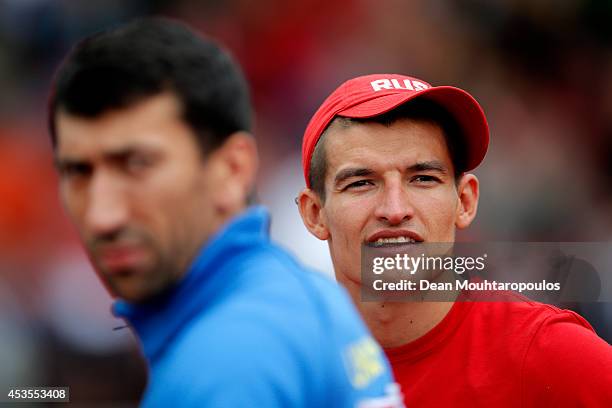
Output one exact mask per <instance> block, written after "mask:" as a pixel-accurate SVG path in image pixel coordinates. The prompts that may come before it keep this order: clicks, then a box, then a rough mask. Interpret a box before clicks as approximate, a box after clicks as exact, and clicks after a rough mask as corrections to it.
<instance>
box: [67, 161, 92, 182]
mask: <svg viewBox="0 0 612 408" xmlns="http://www.w3.org/2000/svg"><path fill="white" fill-rule="evenodd" d="M59 170H60V176H61V177H62V178H66V179H72V178H77V177H88V176H90V175H91V173H92V171H93V168H92V166H91V165H90V164H87V163H63V164H60V166H59Z"/></svg>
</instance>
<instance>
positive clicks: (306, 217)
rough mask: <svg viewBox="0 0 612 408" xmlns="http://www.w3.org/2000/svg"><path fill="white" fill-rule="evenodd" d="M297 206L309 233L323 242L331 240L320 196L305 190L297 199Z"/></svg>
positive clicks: (307, 189)
mask: <svg viewBox="0 0 612 408" xmlns="http://www.w3.org/2000/svg"><path fill="white" fill-rule="evenodd" d="M297 205H298V208H299V210H300V215H301V216H302V222H304V225H305V226H306V228H307V229H308V231H310V233H311V234H312V235H314V236H315V237H317V238H319V239H320V240H322V241H325V240H327V239H329V230H328V228H327V223H326V220H325V210H324V209H323V203H322V202H321V199H320V197H319V195H318V194H317V193H315V192H314V191H312V190H311V189H309V188H305V189H304V190H302V191H301V192H300V195H299V196H298V198H297Z"/></svg>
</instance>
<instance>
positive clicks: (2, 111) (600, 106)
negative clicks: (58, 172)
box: [0, 0, 612, 406]
mask: <svg viewBox="0 0 612 408" xmlns="http://www.w3.org/2000/svg"><path fill="white" fill-rule="evenodd" d="M150 14H156V15H165V16H170V17H175V18H178V19H181V20H183V21H186V22H188V23H189V24H190V25H192V26H193V27H194V28H196V29H198V30H199V31H201V32H203V33H206V34H208V35H211V36H213V37H216V38H217V39H219V40H220V41H221V42H222V43H224V44H225V45H226V46H227V47H228V48H229V49H230V50H231V52H232V53H233V54H234V55H235V56H236V58H237V59H238V61H239V62H240V63H241V64H242V66H243V67H244V70H245V72H246V75H247V77H248V79H249V81H250V83H251V86H252V92H253V102H254V105H255V108H256V123H257V131H256V136H257V138H258V141H259V148H260V153H261V155H262V164H263V168H262V169H261V173H260V175H259V186H258V190H259V195H260V199H261V201H262V202H263V203H265V204H266V205H268V206H269V207H270V208H271V209H272V212H273V224H272V233H273V236H274V237H276V238H277V239H278V240H279V241H280V242H281V243H282V244H283V245H284V246H286V247H288V248H290V249H292V250H293V251H294V252H296V253H297V254H298V255H299V256H300V257H301V258H302V260H303V261H304V262H305V263H307V264H308V265H310V266H312V267H315V268H317V269H319V270H321V271H323V272H324V273H331V262H330V261H329V258H328V255H327V248H326V246H325V245H324V244H323V243H321V242H318V241H317V240H316V239H315V238H313V237H311V236H310V235H308V234H307V232H306V230H305V229H304V227H303V226H302V224H301V221H300V219H299V215H298V212H297V208H295V204H294V203H293V198H294V197H295V196H296V195H297V193H298V192H299V190H300V189H301V188H302V187H303V185H304V181H303V179H302V175H301V164H300V147H301V136H302V132H303V130H304V128H305V127H306V124H307V121H308V119H309V118H310V116H311V115H312V114H313V113H314V111H315V110H316V108H317V107H318V105H319V104H320V103H321V102H322V100H323V99H324V97H325V96H326V95H327V94H328V93H329V92H331V90H333V89H334V88H335V87H336V86H337V85H338V84H340V83H341V82H343V81H345V80H346V79H348V78H350V77H352V76H357V75H362V74H368V73H377V72H379V73H380V72H397V73H405V74H409V75H413V76H416V77H420V78H422V79H424V80H426V81H428V82H430V83H432V84H434V85H442V84H443V85H454V86H458V87H460V88H463V89H465V90H467V91H469V92H470V93H471V94H472V95H474V96H475V97H476V99H477V100H479V102H480V103H481V105H482V106H483V108H484V110H485V112H486V114H487V117H488V119H489V122H490V127H491V134H492V139H491V146H490V150H489V154H488V156H487V158H486V159H485V162H484V164H483V165H481V167H480V168H479V169H477V171H476V174H477V175H478V176H479V177H480V179H481V186H482V187H481V188H482V197H481V201H480V208H479V214H478V217H477V222H476V223H475V224H474V225H473V227H472V228H471V229H470V230H469V232H467V233H465V234H464V235H462V236H461V239H463V240H476V241H478V240H493V241H612V24H610V21H612V2H611V1H609V0H565V1H557V0H539V1H527V0H454V1H443V0H414V1H408V0H385V1H372V0H337V1H332V0H310V1H281V0H258V1H247V0H225V1H220V0H207V1H206V0H202V1H187V0H183V1H180V0H175V1H165V0H156V1H144V0H141V1H137V0H135V1H124V0H121V1H120V0H89V1H81V2H79V1H71V0H0V385H2V386H5V385H11V384H12V385H48V386H60V385H61V386H63V385H69V386H70V387H71V399H72V401H73V402H74V405H79V404H81V405H83V406H135V405H136V401H137V400H138V398H139V396H140V393H141V391H142V388H143V387H144V384H145V381H146V380H145V374H144V364H143V363H142V361H141V359H140V357H139V354H138V351H137V347H136V345H135V341H134V339H133V337H132V335H131V333H130V332H129V330H127V329H123V330H122V329H118V330H115V328H117V327H120V326H123V322H122V321H118V320H115V319H114V318H112V317H111V315H110V311H109V308H110V304H111V299H110V298H109V297H108V295H107V294H106V292H105V291H104V290H103V289H102V286H101V284H100V282H98V280H97V279H96V278H95V275H94V272H93V271H92V269H91V267H90V266H89V264H88V262H87V259H86V257H85V255H84V254H83V252H82V249H81V247H80V246H79V244H78V242H77V239H76V234H75V231H74V230H73V229H72V227H71V226H70V224H69V223H68V221H67V219H66V217H65V215H64V213H63V210H62V209H61V207H60V205H59V201H58V196H57V191H56V181H57V179H56V176H55V174H54V170H53V167H52V154H51V149H50V143H49V139H48V135H47V131H46V113H45V104H46V100H47V92H48V87H49V84H50V80H51V77H52V75H53V72H54V69H55V67H56V66H57V64H58V63H59V61H60V60H61V58H62V56H63V55H64V54H65V53H66V52H67V50H68V49H69V47H70V46H71V45H72V44H73V43H74V42H75V41H76V40H78V39H80V38H81V37H83V36H85V35H88V34H91V33H93V32H95V31H98V30H101V29H104V28H107V27H109V26H112V25H114V24H117V23H120V22H122V21H126V20H128V19H130V18H133V17H136V16H140V15H150ZM608 272H609V271H608ZM572 306H573V307H574V308H575V309H577V310H578V311H580V312H581V313H582V314H583V315H585V316H586V317H587V319H589V321H591V323H592V324H593V325H594V327H595V328H596V330H597V331H598V333H599V334H600V335H601V336H602V337H604V338H605V339H607V341H608V342H610V341H612V323H611V321H612V310H611V308H610V305H609V304H606V303H601V302H600V303H592V304H578V305H572ZM20 406H25V404H22V405H20Z"/></svg>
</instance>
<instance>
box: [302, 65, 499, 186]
mask: <svg viewBox="0 0 612 408" xmlns="http://www.w3.org/2000/svg"><path fill="white" fill-rule="evenodd" d="M414 98H424V99H428V100H431V101H433V102H436V103H437V104H438V105H440V106H442V107H443V108H444V109H446V110H447V111H448V112H449V113H450V114H451V116H452V117H453V118H454V119H455V121H456V122H457V124H458V126H459V129H460V131H461V137H462V141H461V143H463V146H464V149H462V150H463V152H464V155H465V157H464V160H463V163H465V165H464V168H463V169H461V170H462V171H468V170H472V169H474V168H476V167H477V166H478V165H479V164H480V162H482V159H484V156H485V154H486V153H487V148H488V146H489V125H488V124H487V118H486V117H485V114H484V112H483V110H482V108H481V107H480V105H479V104H478V102H476V100H475V99H474V98H473V97H472V96H471V95H470V94H469V93H467V92H465V91H464V90H462V89H459V88H455V87H452V86H431V85H430V84H428V83H427V82H425V81H422V80H420V79H417V78H413V77H409V76H405V75H397V74H374V75H365V76H360V77H357V78H353V79H350V80H348V81H346V82H345V83H343V84H342V85H340V86H339V87H338V88H337V89H336V90H335V91H334V92H332V93H331V95H329V96H328V97H327V99H325V101H324V102H323V104H322V105H321V106H320V107H319V109H318V110H317V111H316V112H315V114H314V116H313V117H312V119H310V122H309V123H308V126H307V127H306V131H305V132H304V139H303V141H302V167H303V168H304V178H305V180H306V185H307V186H308V187H310V183H309V178H310V177H309V176H310V161H311V159H312V153H313V152H314V148H315V146H316V144H317V142H318V141H319V138H320V137H321V133H323V131H324V130H325V128H326V127H327V125H329V123H330V122H331V121H332V119H333V118H335V117H336V116H343V117H347V118H371V117H374V116H378V115H381V114H383V113H386V112H389V111H391V110H393V109H395V108H397V107H398V106H400V105H402V104H403V103H405V102H408V101H410V100H412V99H414Z"/></svg>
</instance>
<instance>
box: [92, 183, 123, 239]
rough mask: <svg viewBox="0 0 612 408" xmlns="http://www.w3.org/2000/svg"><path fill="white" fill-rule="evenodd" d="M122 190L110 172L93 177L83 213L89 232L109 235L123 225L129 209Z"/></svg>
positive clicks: (95, 234) (97, 234) (96, 234)
mask: <svg viewBox="0 0 612 408" xmlns="http://www.w3.org/2000/svg"><path fill="white" fill-rule="evenodd" d="M123 190H124V189H123V188H122V186H121V185H120V183H118V181H117V180H114V179H113V176H112V175H110V174H105V173H98V174H96V175H95V176H94V177H93V179H92V182H91V185H90V190H89V199H88V207H87V212H86V215H85V224H86V228H87V230H88V232H89V233H90V234H92V235H94V236H100V235H109V234H113V233H115V232H117V231H119V230H120V229H121V228H123V227H124V226H125V224H126V223H127V221H128V218H129V211H128V203H127V200H126V194H125V192H124V191H123Z"/></svg>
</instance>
